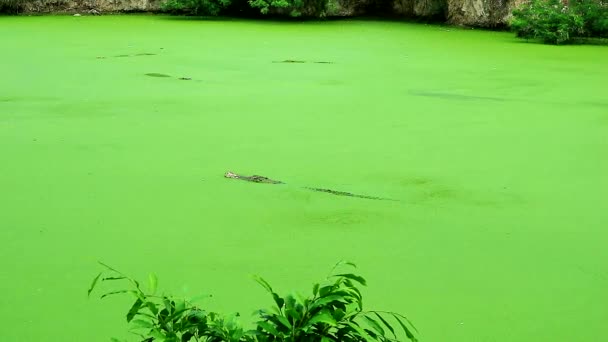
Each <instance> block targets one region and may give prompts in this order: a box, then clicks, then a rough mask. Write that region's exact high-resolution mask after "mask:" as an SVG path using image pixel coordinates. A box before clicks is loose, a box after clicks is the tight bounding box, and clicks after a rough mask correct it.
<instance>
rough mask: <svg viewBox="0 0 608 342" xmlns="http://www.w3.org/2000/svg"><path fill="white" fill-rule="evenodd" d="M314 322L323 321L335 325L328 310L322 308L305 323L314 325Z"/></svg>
mask: <svg viewBox="0 0 608 342" xmlns="http://www.w3.org/2000/svg"><path fill="white" fill-rule="evenodd" d="M315 323H324V324H328V325H331V326H332V327H333V326H336V319H335V318H334V317H333V316H332V315H331V314H330V313H329V310H327V309H323V310H322V311H321V312H319V313H318V314H316V315H315V316H313V317H312V318H311V319H310V320H309V321H308V323H307V324H306V325H307V326H308V325H314V324H315Z"/></svg>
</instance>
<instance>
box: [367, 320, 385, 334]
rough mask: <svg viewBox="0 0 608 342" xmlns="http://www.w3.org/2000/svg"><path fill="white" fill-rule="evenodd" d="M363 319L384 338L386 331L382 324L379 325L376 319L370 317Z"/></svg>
mask: <svg viewBox="0 0 608 342" xmlns="http://www.w3.org/2000/svg"><path fill="white" fill-rule="evenodd" d="M363 318H364V319H365V320H366V321H367V324H369V326H370V327H371V328H372V329H374V330H375V331H376V332H377V333H378V335H380V336H384V329H382V327H381V326H380V324H378V322H376V320H375V319H373V318H371V317H369V316H363Z"/></svg>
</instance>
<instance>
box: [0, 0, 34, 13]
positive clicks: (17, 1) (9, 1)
mask: <svg viewBox="0 0 608 342" xmlns="http://www.w3.org/2000/svg"><path fill="white" fill-rule="evenodd" d="M28 2H31V0H0V13H18V12H21V11H22V10H23V7H24V6H25V4H26V3H28Z"/></svg>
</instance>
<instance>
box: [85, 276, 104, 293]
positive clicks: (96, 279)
mask: <svg viewBox="0 0 608 342" xmlns="http://www.w3.org/2000/svg"><path fill="white" fill-rule="evenodd" d="M101 274H102V272H99V274H98V275H97V276H96V277H95V278H94V279H93V282H92V283H91V286H90V287H89V291H87V296H88V297H90V296H91V292H93V290H94V289H95V285H97V281H98V280H99V278H100V277H101Z"/></svg>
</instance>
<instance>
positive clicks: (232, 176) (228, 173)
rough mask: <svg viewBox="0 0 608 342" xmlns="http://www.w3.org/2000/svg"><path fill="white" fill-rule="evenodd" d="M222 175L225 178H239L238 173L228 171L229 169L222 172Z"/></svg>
mask: <svg viewBox="0 0 608 342" xmlns="http://www.w3.org/2000/svg"><path fill="white" fill-rule="evenodd" d="M224 177H226V178H239V175H237V174H236V173H234V172H230V171H228V172H226V173H225V174H224Z"/></svg>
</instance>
